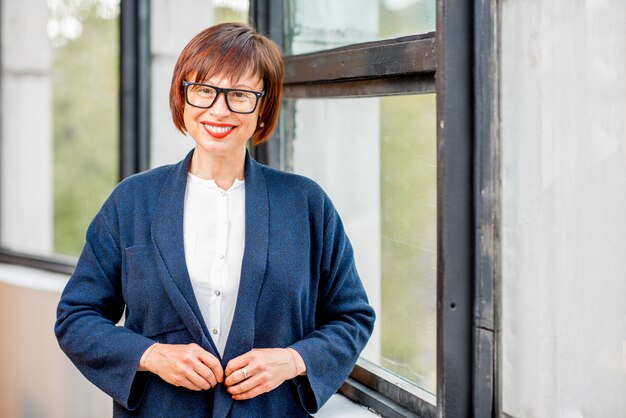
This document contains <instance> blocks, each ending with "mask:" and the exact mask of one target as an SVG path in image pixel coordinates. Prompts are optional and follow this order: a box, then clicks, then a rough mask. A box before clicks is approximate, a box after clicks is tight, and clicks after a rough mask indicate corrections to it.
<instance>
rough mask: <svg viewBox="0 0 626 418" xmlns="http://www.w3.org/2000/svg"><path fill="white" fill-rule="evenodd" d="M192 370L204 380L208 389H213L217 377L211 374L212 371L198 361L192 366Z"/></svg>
mask: <svg viewBox="0 0 626 418" xmlns="http://www.w3.org/2000/svg"><path fill="white" fill-rule="evenodd" d="M193 370H194V371H195V372H196V373H197V374H198V375H199V376H200V377H201V378H203V379H204V380H206V381H207V382H208V383H209V385H210V387H214V386H215V385H217V382H218V380H217V377H216V376H215V373H213V370H212V369H210V368H209V367H207V366H206V365H205V364H204V363H203V362H201V361H198V362H196V363H195V364H194V366H193Z"/></svg>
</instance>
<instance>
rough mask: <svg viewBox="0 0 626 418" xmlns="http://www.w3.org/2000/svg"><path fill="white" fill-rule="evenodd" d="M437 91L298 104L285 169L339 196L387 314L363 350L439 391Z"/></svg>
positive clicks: (372, 289)
mask: <svg viewBox="0 0 626 418" xmlns="http://www.w3.org/2000/svg"><path fill="white" fill-rule="evenodd" d="M435 108H436V107H435V95H434V94H425V95H413V96H395V97H384V98H358V99H302V100H295V101H288V102H287V103H286V104H285V108H284V109H283V112H284V114H285V117H287V118H290V119H291V122H288V123H287V124H286V125H293V132H292V133H291V134H289V133H287V137H289V136H293V140H292V141H289V142H287V143H285V144H283V146H282V154H283V161H284V164H283V165H284V167H283V168H287V169H291V170H293V171H295V172H297V173H300V174H304V175H306V176H308V177H311V178H313V179H314V180H316V181H317V182H318V183H319V184H321V185H322V187H323V188H324V189H325V190H326V192H327V193H328V194H329V195H330V197H331V198H332V199H333V202H334V203H335V206H336V207H337V210H338V211H339V213H340V215H341V217H342V219H343V221H344V224H345V226H346V229H347V231H348V234H349V236H350V239H351V241H352V244H353V246H354V250H355V257H356V262H357V268H358V270H359V273H360V275H361V278H362V280H363V282H364V283H365V286H366V288H367V291H368V295H369V297H370V301H371V303H372V305H373V306H374V308H375V309H376V312H377V314H378V320H377V323H376V328H375V330H374V335H373V336H372V339H371V340H370V343H369V344H368V346H367V348H366V349H365V351H364V353H363V357H364V358H365V359H367V360H369V361H370V362H372V363H374V364H377V365H379V366H382V367H384V368H385V369H387V370H389V371H391V372H393V373H395V374H397V375H398V376H400V377H402V378H404V379H406V380H407V381H409V382H411V383H412V384H415V385H417V386H419V387H421V388H423V389H425V390H427V391H429V392H430V393H433V394H434V393H435V389H436V368H437V367H436V302H437V299H436V230H437V228H436V190H437V189H436V171H437V170H436V131H435Z"/></svg>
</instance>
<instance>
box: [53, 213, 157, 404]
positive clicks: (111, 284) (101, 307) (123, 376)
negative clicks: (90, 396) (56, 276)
mask: <svg viewBox="0 0 626 418" xmlns="http://www.w3.org/2000/svg"><path fill="white" fill-rule="evenodd" d="M107 203H110V201H109V202H107ZM107 208H108V210H107ZM114 211H115V210H114V209H113V208H112V205H111V204H109V205H108V206H107V204H105V206H104V207H103V209H102V210H101V211H100V212H99V213H98V215H96V218H95V219H94V220H93V221H92V223H91V225H90V226H89V228H88V230H87V239H86V244H85V247H84V249H83V252H82V254H81V256H80V258H79V260H78V264H77V266H76V270H75V271H74V274H73V275H72V276H71V278H70V280H69V282H68V283H67V285H66V287H65V290H64V291H63V294H62V295H61V300H60V302H59V305H58V308H57V320H56V324H55V334H56V337H57V339H58V341H59V345H60V347H61V349H62V350H63V351H64V352H65V354H66V355H67V356H68V357H69V358H70V360H71V361H72V362H73V363H74V364H75V365H76V367H77V368H78V369H79V370H80V371H81V373H82V374H83V375H84V376H85V377H87V379H89V380H90V381H91V382H92V383H94V384H95V385H96V386H98V387H99V388H100V389H102V390H103V391H104V392H106V393H107V394H109V395H110V396H111V397H112V398H113V399H114V400H115V401H116V402H117V403H119V404H121V405H123V406H124V407H125V408H127V409H129V410H133V409H135V408H136V407H137V406H138V405H139V403H140V401H141V397H142V396H143V392H144V389H145V387H146V383H147V379H148V373H147V372H138V371H137V367H138V365H139V360H140V359H141V356H142V354H143V353H144V351H145V350H146V349H147V348H148V347H149V346H150V345H152V344H153V343H154V342H155V341H153V340H150V339H148V338H146V337H144V336H142V335H139V334H137V333H134V332H132V331H130V330H129V329H127V328H125V327H122V326H116V323H117V322H118V321H119V320H120V318H121V316H122V314H123V312H124V307H125V303H124V299H123V296H122V285H121V264H122V260H121V259H122V256H121V249H120V243H119V234H117V233H116V232H115V231H116V230H117V229H116V228H113V229H110V228H109V227H108V225H107V222H106V218H107V216H108V217H109V218H111V217H113V215H112V214H113V213H114ZM107 214H108V215H107ZM112 231H113V232H112Z"/></svg>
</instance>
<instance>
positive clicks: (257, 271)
mask: <svg viewBox="0 0 626 418" xmlns="http://www.w3.org/2000/svg"><path fill="white" fill-rule="evenodd" d="M192 154H193V151H192V152H190V153H189V155H188V156H187V157H186V158H185V159H184V160H183V161H181V162H180V163H178V164H176V165H169V166H164V167H160V168H156V169H153V170H149V171H147V172H144V173H140V174H137V175H135V176H132V177H129V178H128V179H125V180H124V181H122V182H121V183H120V184H119V185H118V186H117V187H116V189H115V190H114V191H113V193H112V194H111V196H110V197H109V199H108V200H107V201H106V202H105V203H104V205H103V207H102V209H101V210H100V211H99V213H98V214H97V215H96V217H95V218H94V220H93V221H92V223H91V225H90V226H89V228H88V230H87V241H86V244H85V248H84V249H83V252H82V254H81V256H80V259H79V261H78V264H77V266H76V270H75V272H74V274H73V275H72V277H71V278H70V280H69V282H68V284H67V286H66V288H65V290H64V292H63V294H62V296H61V300H60V302H59V306H58V311H57V322H56V325H55V333H56V335H57V338H58V341H59V344H60V346H61V348H62V349H63V351H64V352H65V353H66V354H67V355H68V356H69V358H70V359H71V360H72V361H73V362H74V364H75V365H76V366H77V367H78V369H79V370H80V371H81V372H82V373H83V374H84V375H85V376H86V377H87V378H88V379H89V380H90V381H91V382H93V383H94V384H95V385H97V386H98V387H100V388H101V389H102V390H103V391H104V392H106V393H107V394H109V395H110V396H111V397H112V398H113V400H114V407H113V415H114V416H120V417H125V416H145V417H178V416H180V417H183V416H184V417H207V416H213V417H246V418H248V417H274V416H279V417H291V416H294V417H299V416H307V415H308V413H314V412H315V411H317V410H318V409H319V408H320V407H321V406H322V404H324V402H326V400H328V398H329V397H330V396H331V395H332V394H333V393H334V392H335V391H336V390H337V388H338V387H339V386H340V385H341V383H342V382H343V381H344V380H345V379H346V377H347V376H348V374H349V373H350V371H351V369H352V367H353V366H354V364H355V362H356V360H357V358H358V356H359V354H360V352H361V350H362V349H363V347H364V345H365V343H366V342H367V340H368V338H369V336H370V334H371V332H372V327H373V324H374V311H373V310H372V308H371V307H370V306H369V304H368V301H367V296H366V294H365V291H364V289H363V286H362V283H361V280H360V279H359V276H358V274H357V271H356V268H355V265H354V259H353V253H352V248H351V246H350V243H349V241H348V238H347V236H346V234H345V232H344V229H343V226H342V223H341V220H340V218H339V216H338V214H337V212H336V211H335V209H334V207H333V205H332V203H331V201H330V200H329V198H328V197H327V196H326V194H325V193H324V192H323V191H322V190H321V188H320V187H319V186H318V185H317V184H315V183H314V182H313V181H311V180H309V179H307V178H305V177H302V176H298V175H294V174H288V173H284V172H281V171H278V170H274V169H272V168H269V167H266V166H263V165H261V164H259V163H257V162H256V161H254V160H253V159H252V158H250V156H248V155H247V156H246V162H245V182H246V200H245V205H246V215H245V216H246V218H245V222H246V227H245V249H244V256H243V264H242V270H241V282H240V288H239V293H238V296H237V305H236V309H235V314H234V319H233V325H232V328H231V331H230V334H229V337H228V342H227V344H226V348H225V352H224V356H223V357H221V356H220V355H219V354H218V352H217V350H216V348H215V346H214V344H213V341H212V340H211V338H210V336H209V333H208V331H207V327H206V325H205V323H204V321H203V320H202V315H201V313H200V309H199V307H198V303H197V301H196V299H195V296H194V293H193V289H192V287H191V282H190V279H189V275H188V272H187V267H186V264H185V255H184V248H183V204H184V196H185V187H186V181H187V172H188V167H189V162H190V160H191V156H192ZM122 314H125V321H124V325H123V326H121V325H117V326H116V323H117V322H118V321H119V320H120V318H121V317H122ZM154 342H160V343H168V344H187V343H192V342H195V343H197V344H198V345H200V346H201V347H203V348H204V349H205V350H207V351H209V352H210V353H212V354H213V355H214V356H216V357H217V358H218V359H220V361H221V363H222V366H223V367H226V364H227V363H228V361H229V360H231V359H232V358H234V357H237V356H239V355H241V354H244V353H246V352H248V351H250V350H251V349H252V348H266V347H292V348H293V349H295V350H297V351H298V353H300V355H301V356H302V359H303V360H304V362H305V364H306V368H307V374H306V376H300V377H298V378H296V379H293V380H291V381H287V382H284V383H283V384H282V385H280V386H279V387H277V388H276V389H274V390H273V391H271V392H269V393H265V394H263V395H260V396H258V397H256V398H254V399H250V400H245V401H234V400H233V399H232V398H231V396H230V395H229V394H228V393H227V392H226V390H225V388H224V386H223V385H222V384H218V385H217V386H216V387H215V388H213V389H210V390H208V391H200V392H196V391H192V390H188V389H184V388H180V387H175V386H172V385H170V384H168V383H166V382H165V381H163V380H162V379H161V378H159V377H158V376H157V375H154V374H152V373H149V372H138V371H137V366H138V364H139V360H140V358H141V356H142V354H143V353H144V351H145V350H146V349H147V348H148V347H149V346H150V345H152V344H153V343H154Z"/></svg>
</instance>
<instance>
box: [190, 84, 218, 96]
mask: <svg viewBox="0 0 626 418" xmlns="http://www.w3.org/2000/svg"><path fill="white" fill-rule="evenodd" d="M190 87H191V89H192V90H191V91H192V92H193V93H195V94H198V95H200V96H204V97H207V96H215V90H214V89H212V88H211V87H207V86H201V85H192V86H190Z"/></svg>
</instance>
